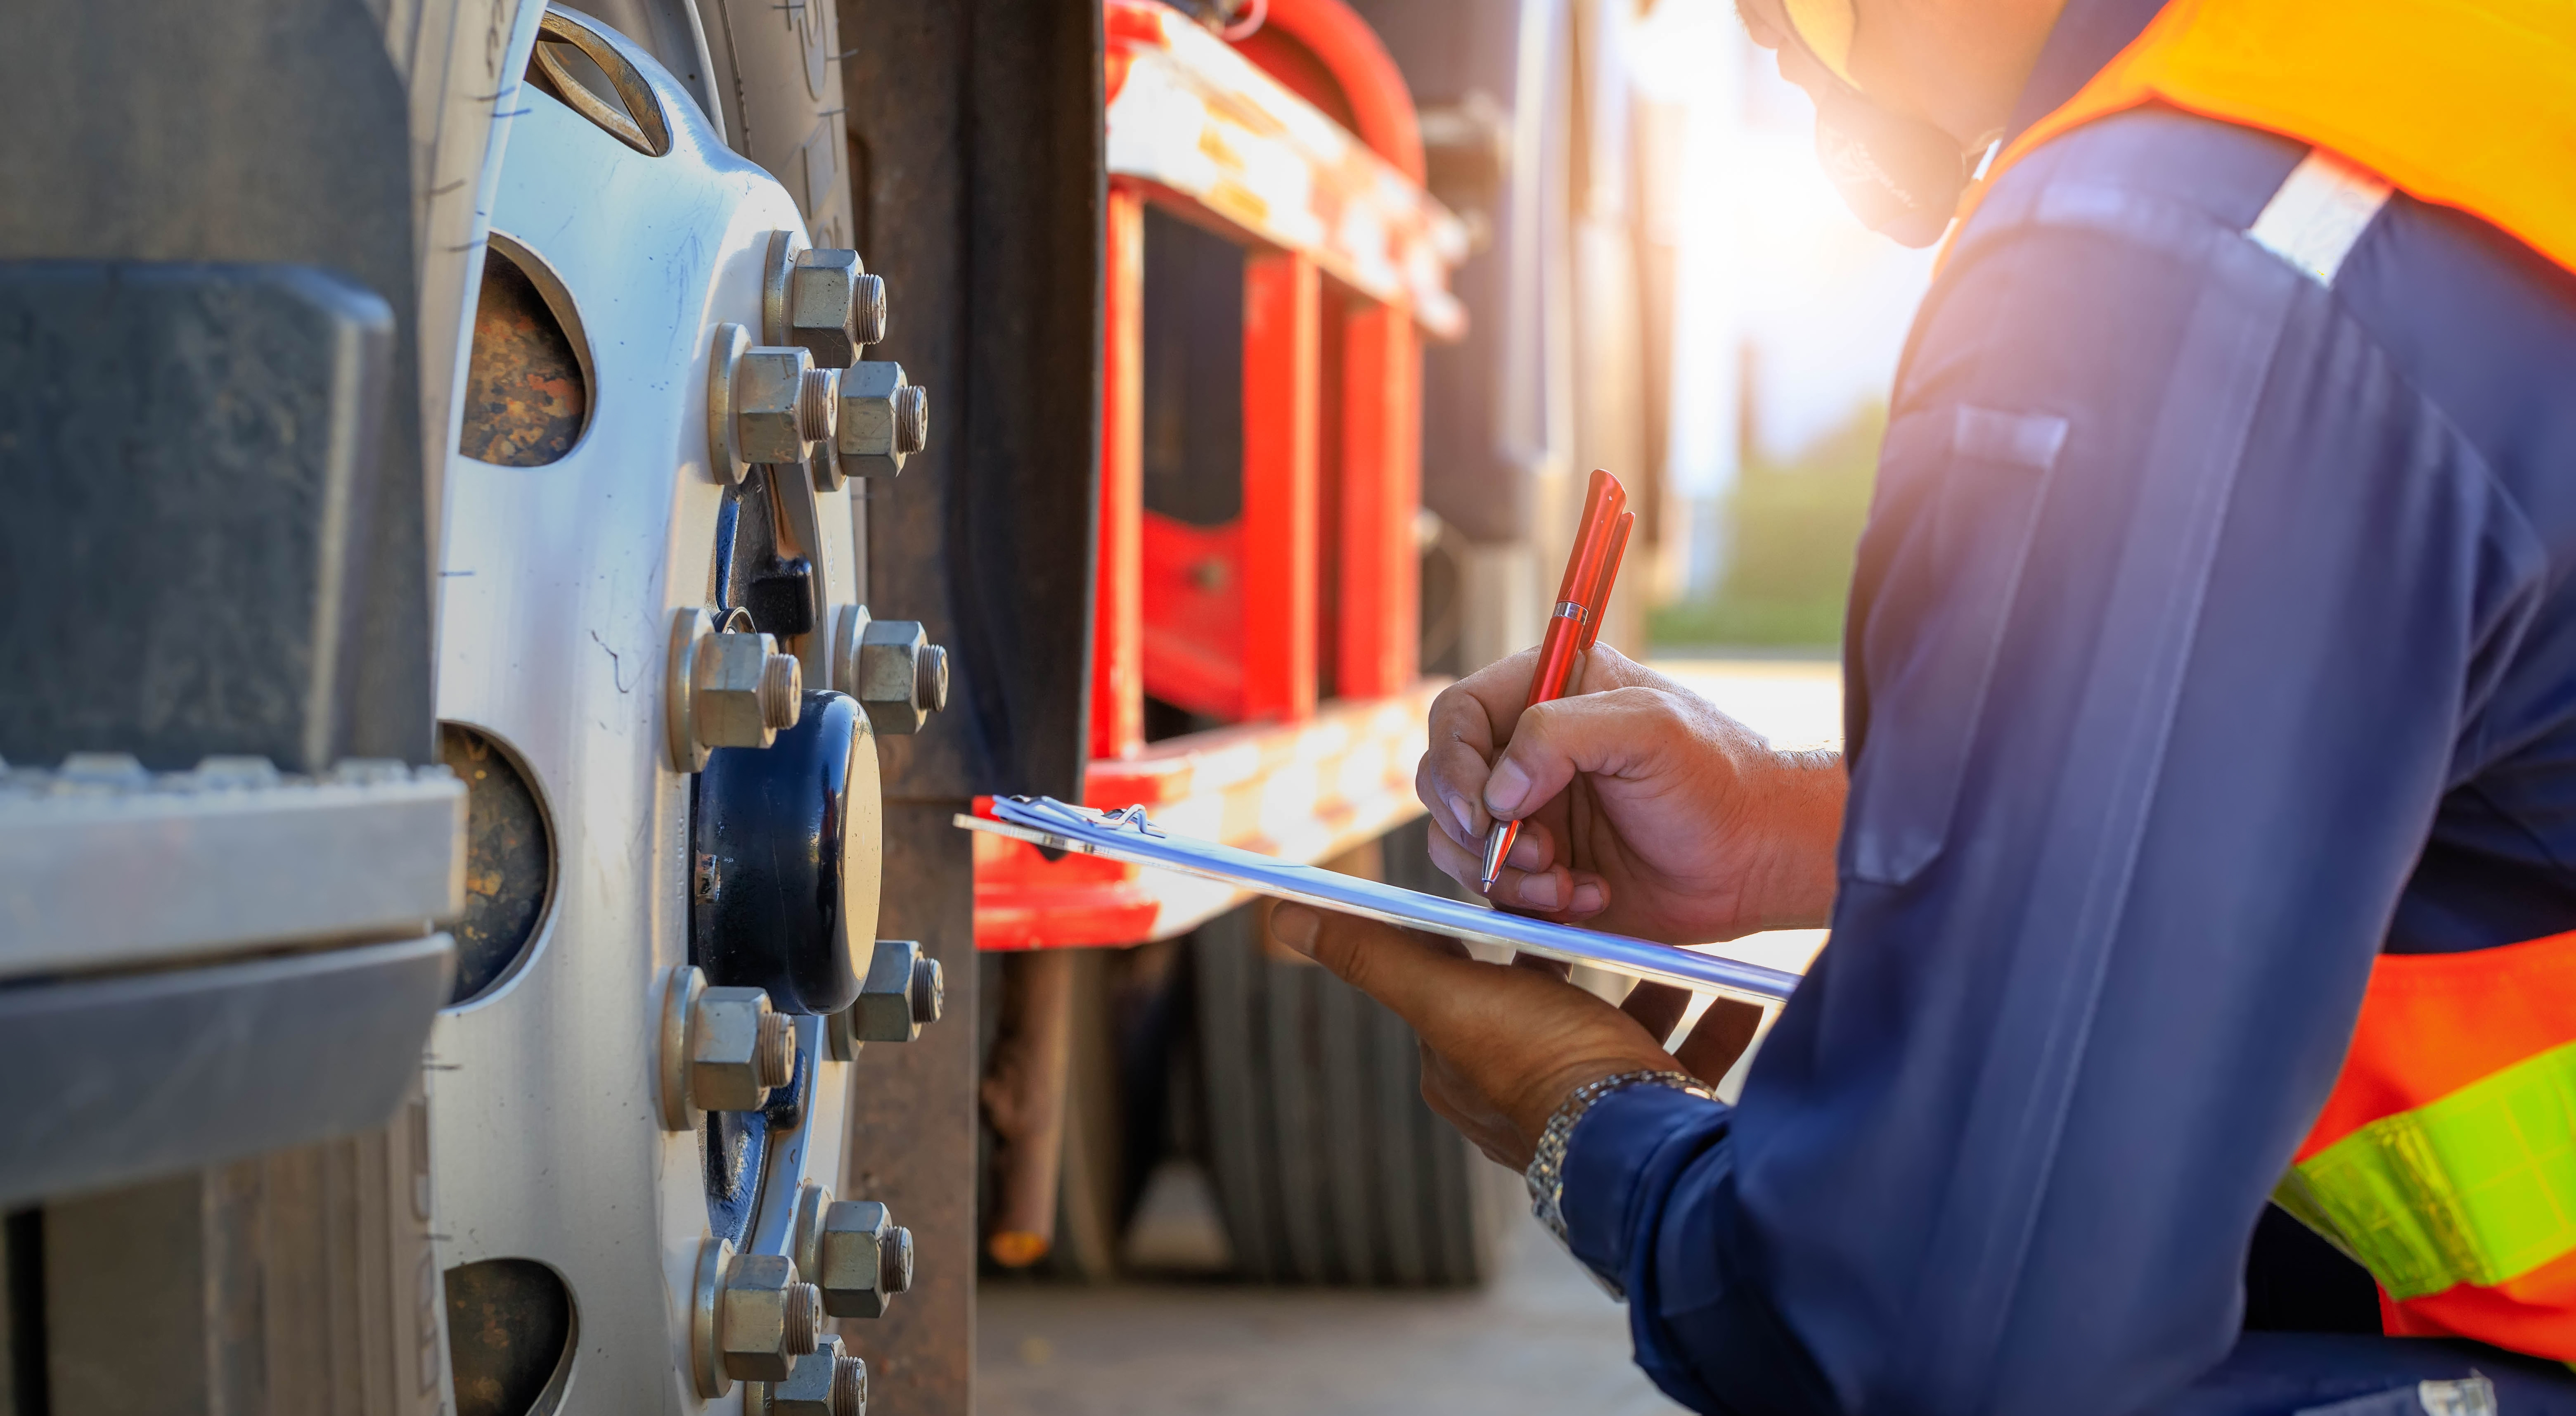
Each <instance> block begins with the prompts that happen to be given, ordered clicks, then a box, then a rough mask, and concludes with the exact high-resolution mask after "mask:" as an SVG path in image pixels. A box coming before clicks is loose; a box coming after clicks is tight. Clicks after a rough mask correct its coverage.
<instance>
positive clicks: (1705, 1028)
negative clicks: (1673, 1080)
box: [1673, 998, 1762, 1086]
mask: <svg viewBox="0 0 2576 1416" xmlns="http://www.w3.org/2000/svg"><path fill="white" fill-rule="evenodd" d="M1761 1026H1762V1007H1761V1005H1760V1004H1758V1003H1748V1002H1746V1001H1744V1000H1743V999H1741V998H1720V999H1718V1000H1716V1001H1715V1002H1713V1003H1711V1004H1709V1005H1708V1011H1707V1012H1705V1013H1702V1014H1700V1015H1699V1021H1698V1022H1696V1023H1694V1024H1692V1025H1691V1035H1690V1036H1689V1037H1686V1038H1683V1039H1682V1045H1681V1046H1679V1047H1676V1048H1674V1049H1673V1057H1674V1059H1675V1060H1676V1061H1678V1062H1680V1063H1681V1064H1682V1070H1683V1071H1685V1072H1688V1073H1690V1074H1691V1075H1692V1076H1694V1077H1697V1078H1699V1079H1700V1080H1701V1081H1703V1082H1706V1083H1708V1084H1709V1085H1711V1086H1715V1085H1716V1084H1717V1079H1718V1078H1720V1077H1723V1076H1725V1075H1726V1074H1727V1072H1728V1071H1729V1070H1731V1069H1732V1068H1733V1067H1734V1066H1735V1059H1736V1058H1738V1057H1741V1056H1743V1055H1744V1049H1746V1048H1747V1047H1750V1046H1752V1045H1753V1034H1754V1033H1755V1031H1757V1030H1758V1029H1760V1028H1761Z"/></svg>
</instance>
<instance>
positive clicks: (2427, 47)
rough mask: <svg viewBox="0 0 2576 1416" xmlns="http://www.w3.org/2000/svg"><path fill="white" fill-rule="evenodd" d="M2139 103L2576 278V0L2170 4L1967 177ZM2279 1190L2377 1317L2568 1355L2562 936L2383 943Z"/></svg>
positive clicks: (2568, 1097) (2566, 982) (2567, 1091)
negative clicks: (2331, 164)
mask: <svg viewBox="0 0 2576 1416" xmlns="http://www.w3.org/2000/svg"><path fill="white" fill-rule="evenodd" d="M2151 102H2154V103H2166V104H2170V105H2172V106H2174V107H2176V108H2180V109H2185V110H2188V111H2190V112H2193V113H2198V114H2202V115H2204V116H2206V117H2210V118H2216V119H2220V120H2222V121H2225V122H2229V123H2235V124H2240V125H2243V126H2246V127H2253V128H2262V129H2266V130H2268V131H2271V132H2275V133H2279V134H2282V135H2284V136H2286V137H2291V138H2296V139H2298V140H2300V141H2302V142H2305V143H2308V144H2310V145H2311V146H2312V147H2315V148H2318V149H2322V150H2324V151H2325V152H2326V153H2329V154H2333V155H2335V156H2337V157H2340V158H2341V159H2342V160H2343V162H2342V164H2341V165H2342V166H2344V167H2355V166H2357V167H2359V168H2363V169H2367V170H2368V171H2369V172H2372V173H2376V174H2378V176H2380V177H2382V178H2384V179H2385V180H2386V182H2387V183H2388V184H2389V185H2391V186H2394V187H2395V188H2397V189H2398V190H2400V191H2403V192H2406V193H2407V194H2408V195H2410V196H2413V197H2415V198H2416V199H2418V200H2421V201H2426V202H2433V203H2438V204H2440V205H2444V206H2453V207H2458V208H2460V209H2461V210H2463V211H2466V212H2469V213H2471V214H2472V215H2475V216H2478V217H2480V218H2482V219H2484V220H2486V221H2488V222H2490V223H2492V224H2494V225H2495V226H2498V227H2500V228H2502V229H2503V230H2505V231H2507V232H2509V233H2511V234H2512V235H2513V236H2515V237H2516V238H2518V239H2520V240H2521V241H2522V242H2523V243H2524V244H2525V245H2528V246H2530V247H2531V248H2532V249H2533V250H2535V251H2538V252H2539V253H2541V254H2542V255H2543V256H2546V257H2547V258H2548V259H2550V260H2551V261H2553V262H2555V263H2556V264H2558V265H2559V266H2561V267H2564V268H2566V269H2568V270H2571V271H2576V3H2571V0H2172V3H2170V4H2168V5H2166V6H2165V8H2164V10H2163V11H2162V12H2161V13H2159V14H2158V15H2157V16H2156V18H2155V20H2154V22H2153V23H2151V24H2149V25H2148V26H2147V28H2146V30H2145V31H2144V32H2143V33H2141V34H2140V35H2139V36H2138V38H2137V39H2136V40H2135V41H2133V42H2132V43H2131V44H2130V45H2129V47H2128V48H2126V49H2124V50H2122V51H2121V52H2120V54H2119V55H2118V56H2117V57H2116V58H2114V59H2113V60H2112V61H2111V62H2110V63H2109V64H2108V65H2106V66H2104V68H2103V69H2102V71H2101V72H2100V73H2099V74H2097V75H2095V76H2094V77H2093V79H2092V81H2091V82H2089V83H2087V84H2086V85H2085V86H2084V87H2083V88H2082V89H2081V90H2080V91H2078V92H2077V93H2076V95H2075V96H2074V97H2073V98H2071V99H2068V100H2067V101H2066V103H2064V104H2063V105H2061V106H2060V107H2059V108H2057V109H2056V110H2055V111H2054V112H2051V113H2050V114H2049V115H2048V116H2046V117H2044V118H2042V119H2040V120H2039V121H2038V122H2037V123H2035V124H2033V125H2032V126H2031V127H2030V129H2029V130H2028V131H2026V132H2024V133H2022V134H2021V135H2020V136H2019V137H2018V138H2016V139H2014V141H2013V142H2012V144H2011V145H2010V146H2008V147H2007V148H2006V149H2005V150H2004V151H2003V152H2002V153H2000V154H1998V155H1997V157H1996V160H1995V162H1994V164H1993V165H1992V166H1991V167H1990V169H1989V171H1988V176H1987V181H1986V182H1985V183H1980V184H1979V189H1978V190H1979V191H1982V190H1983V189H1984V187H1985V186H1986V185H1988V184H1990V183H1991V182H1992V180H1993V178H1994V176H1995V175H1997V174H2000V173H2001V172H2002V171H2003V170H2004V169H2005V168H2006V167H2008V166H2010V165H2011V164H2012V163H2013V162H2014V161H2016V160H2017V159H2019V158H2021V157H2022V156H2024V155H2026V154H2028V153H2029V152H2030V151H2031V150H2033V149H2035V148H2037V147H2038V146H2039V145H2040V144H2042V143H2045V142H2047V141H2048V140H2049V139H2051V138H2053V137H2056V136H2058V135H2059V134H2062V133H2064V132H2066V131H2068V130H2069V129H2072V128H2074V127H2077V126H2078V125H2080V124H2084V123H2088V122H2091V121H2092V120H2094V119H2096V118H2101V117H2104V116H2107V115H2109V114H2112V113H2117V112H2121V111H2123V110H2126V109H2130V108H2134V107H2137V106H2139V105H2141V104H2146V103H2151ZM1975 196H1976V193H1974V192H1972V193H1971V194H1970V204H1971V206H1973V202H1974V199H1975ZM1962 214H1963V215H1965V213H1964V212H1963V213H1962ZM2275 1198H2276V1199H2278V1200H2279V1201H2280V1202H2281V1204H2282V1206H2283V1207H2284V1208H2286V1209H2288V1210H2289V1211H2290V1212H2291V1213H2293V1214H2296V1215H2297V1216H2298V1217H2299V1218H2300V1219H2302V1220H2304V1221H2305V1222H2306V1223H2307V1224H2308V1225H2309V1226H2310V1227H2311V1228H2314V1229H2316V1230H2317V1231H2318V1232H2319V1233H2321V1234H2323V1235H2325V1236H2326V1237H2327V1238H2328V1239H2330V1240H2332V1241H2333V1242H2334V1243H2335V1244H2336V1245H2337V1246H2338V1247H2340V1248H2341V1249H2343V1250H2344V1252H2346V1253H2348V1254H2350V1255H2352V1256H2353V1257H2354V1258H2355V1259H2357V1260H2359V1261H2360V1262H2361V1263H2362V1265H2363V1266H2364V1267H2366V1268H2368V1269H2369V1270H2370V1272H2371V1276H2372V1277H2374V1278H2376V1279H2377V1280H2378V1281H2379V1286H2380V1295H2381V1297H2380V1306H2381V1311H2382V1316H2383V1319H2384V1325H2385V1327H2386V1328H2387V1330H2388V1331H2389V1332H2391V1333H2396V1334H2404V1335H2420V1336H2453V1335H2456V1336H2460V1337H2471V1338H2476V1339H2478V1340H2480V1341H2483V1342H2490V1343H2493V1344H2495V1345H2497V1346H2499V1347H2506V1348H2511V1349H2513V1350H2515V1351H2519V1352H2526V1353H2531V1354H2533V1355H2535V1356H2541V1357H2548V1358H2553V1359H2556V1360H2558V1361H2562V1362H2576V933H2570V934H2560V935H2555V936H2552V937H2550V938H2547V939H2535V940H2532V941H2530V942H2528V943H2523V944H2514V945H2508V946H2506V947H2504V948H2499V949H2486V950H2480V951H2477V952H2472V953H2464V954H2413V955H2401V954H2387V955H2382V956H2381V957H2380V959H2379V960H2378V962H2377V964H2376V965H2375V966H2374V967H2373V968H2372V970H2371V975H2370V987H2369V991H2368V993H2367V995H2366V996H2365V998H2364V1000H2363V1002H2362V1007H2361V1017H2360V1020H2359V1022H2358V1023H2357V1024H2356V1025H2355V1027H2354V1030H2353V1039H2352V1047H2351V1051H2350V1052H2349V1053H2348V1054H2347V1055H2346V1056H2345V1058H2344V1065H2343V1071H2342V1074H2341V1075H2340V1076H2339V1077H2337V1079H2336V1081H2335V1089H2334V1093H2333V1095H2332V1096H2330V1097H2329V1098H2328V1099H2327V1101H2326V1107H2325V1111H2324V1113H2323V1114H2322V1115H2321V1116H2319V1117H2318V1118H2317V1123H2316V1127H2315V1129H2314V1130H2312V1131H2311V1132H2309V1134H2308V1138H2307V1140H2306V1141H2305V1142H2304V1143H2303V1144H2302V1145H2301V1146H2300V1147H2299V1150H2298V1153H2297V1155H2296V1156H2295V1157H2294V1158H2293V1161H2292V1165H2291V1170H2290V1173H2289V1175H2288V1176H2286V1177H2285V1178H2284V1179H2283V1180H2282V1182H2281V1187H2280V1189H2279V1190H2278V1191H2277V1192H2276V1194H2275Z"/></svg>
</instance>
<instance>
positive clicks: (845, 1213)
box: [815, 1200, 912, 1318]
mask: <svg viewBox="0 0 2576 1416" xmlns="http://www.w3.org/2000/svg"><path fill="white" fill-rule="evenodd" d="M815 1248H816V1263H817V1265H818V1267H817V1268H816V1270H815V1282H816V1283H817V1284H818V1285H819V1286H820V1287H821V1288H822V1290H823V1310H824V1311H825V1312H827V1313H830V1314H831V1315H832V1316H833V1317H836V1318H880V1317H883V1316H885V1310H886V1300H888V1299H889V1298H892V1297H893V1296H894V1295H895V1294H898V1293H901V1292H903V1291H904V1290H905V1289H907V1288H910V1287H911V1286H912V1231H911V1230H908V1229H906V1228H904V1227H903V1226H901V1225H899V1224H896V1223H894V1222H893V1220H892V1218H891V1216H889V1215H888V1213H887V1212H886V1207H885V1206H884V1205H881V1204H878V1203H877V1202H876V1201H874V1200H843V1201H840V1202H839V1203H837V1204H834V1205H831V1206H830V1207H828V1208H827V1209H825V1210H824V1212H823V1228H822V1233H821V1234H820V1235H819V1236H818V1237H817V1239H816V1243H815Z"/></svg>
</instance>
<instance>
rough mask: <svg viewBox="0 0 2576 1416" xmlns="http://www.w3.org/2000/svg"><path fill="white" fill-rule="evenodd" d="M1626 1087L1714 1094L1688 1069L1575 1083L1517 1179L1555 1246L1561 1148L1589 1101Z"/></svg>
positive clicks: (1614, 1289)
mask: <svg viewBox="0 0 2576 1416" xmlns="http://www.w3.org/2000/svg"><path fill="white" fill-rule="evenodd" d="M1630 1087H1670V1088H1671V1089H1673V1090H1674V1091H1678V1092H1688V1093H1689V1094H1691V1095H1692V1096H1696V1097H1702V1098H1705V1099H1707V1100H1709V1101H1715V1100H1717V1093H1716V1092H1715V1091H1713V1090H1711V1089H1710V1087H1709V1085H1708V1084H1707V1083H1706V1082H1703V1081H1701V1080H1700V1079H1699V1078H1697V1077H1694V1076H1692V1075H1691V1074H1690V1073H1688V1072H1675V1071H1670V1070H1661V1071H1659V1070H1655V1069H1651V1068H1640V1069H1639V1070H1637V1071H1633V1072H1614V1073H1612V1074H1610V1075H1609V1076H1606V1077H1603V1078H1600V1079H1599V1080H1597V1081H1590V1082H1586V1083H1584V1084H1583V1085H1582V1086H1579V1087H1576V1088H1575V1089H1574V1095H1572V1096H1569V1097H1567V1098H1566V1099H1565V1104H1564V1105H1562V1106H1559V1107H1558V1108H1557V1109H1556V1114H1554V1115H1552V1116H1550V1117H1548V1118H1547V1129H1546V1130H1544V1131H1542V1132H1540V1133H1539V1138H1538V1149H1537V1153H1536V1154H1534V1155H1532V1156H1531V1157H1530V1163H1529V1168H1528V1169H1527V1170H1524V1171H1522V1172H1521V1177H1522V1178H1523V1179H1524V1180H1527V1181H1528V1182H1529V1192H1530V1212H1531V1213H1532V1214H1535V1215H1537V1216H1538V1222H1539V1223H1541V1224H1544V1225H1546V1226H1547V1232H1548V1233H1550V1234H1553V1235H1555V1236H1556V1242H1558V1243H1559V1244H1564V1243H1565V1242H1566V1238H1565V1210H1564V1202H1565V1148H1566V1144H1567V1142H1569V1141H1570V1140H1572V1139H1573V1136H1574V1126H1575V1123H1576V1122H1578V1121H1581V1120H1582V1119H1583V1114H1584V1113H1585V1112H1587V1111H1590V1110H1591V1109H1592V1106H1593V1103H1595V1102H1597V1101H1599V1100H1601V1098H1603V1097H1605V1096H1608V1095H1610V1094H1611V1093H1612V1092H1617V1091H1625V1090H1627V1089H1628V1088H1630ZM1596 1277H1598V1275H1596ZM1602 1286H1603V1287H1604V1288H1607V1289H1609V1290H1610V1296H1611V1297H1613V1298H1619V1297H1624V1296H1625V1295H1623V1294H1621V1293H1620V1291H1619V1288H1618V1285H1617V1284H1616V1283H1615V1282H1613V1281H1611V1280H1609V1279H1607V1278H1604V1279H1603V1280H1602Z"/></svg>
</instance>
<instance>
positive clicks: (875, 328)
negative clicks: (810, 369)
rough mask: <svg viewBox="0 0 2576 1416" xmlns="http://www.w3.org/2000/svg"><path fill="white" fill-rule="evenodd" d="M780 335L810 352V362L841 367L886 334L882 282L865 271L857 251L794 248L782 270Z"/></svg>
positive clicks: (883, 286) (844, 366)
mask: <svg viewBox="0 0 2576 1416" xmlns="http://www.w3.org/2000/svg"><path fill="white" fill-rule="evenodd" d="M785 275H786V280H787V289H786V291H785V300H784V305H785V309H784V311H783V313H784V314H785V316H786V325H787V327H786V329H785V331H784V332H783V334H782V336H781V338H782V339H783V341H784V342H785V343H788V344H793V345H796V346H798V347H799V348H802V349H807V350H810V351H812V352H813V355H814V362H815V363H818V364H823V365H828V366H829V367H831V368H835V369H846V368H848V367H849V366H850V364H851V363H852V361H854V360H856V359H857V358H858V357H859V346H860V345H862V344H874V343H875V342H877V341H878V340H880V339H883V338H885V282H884V281H882V280H879V279H877V278H876V277H875V276H873V275H870V274H868V273H867V267H866V266H864V265H862V264H861V263H860V261H859V253H858V252H856V251H838V250H808V251H799V252H797V253H796V256H795V263H794V264H793V265H792V266H790V267H788V269H787V270H786V272H785Z"/></svg>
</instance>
